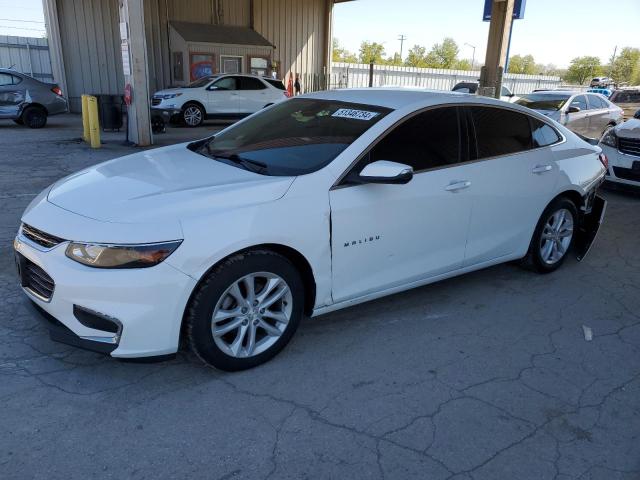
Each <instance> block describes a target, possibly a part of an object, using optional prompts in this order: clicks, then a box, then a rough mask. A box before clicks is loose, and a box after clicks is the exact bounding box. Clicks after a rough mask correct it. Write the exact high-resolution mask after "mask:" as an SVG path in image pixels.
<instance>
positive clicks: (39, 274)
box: [18, 255, 56, 300]
mask: <svg viewBox="0 0 640 480" xmlns="http://www.w3.org/2000/svg"><path fill="white" fill-rule="evenodd" d="M18 261H19V262H20V281H21V283H22V286H23V287H24V288H26V289H27V290H30V291H31V293H33V294H34V295H36V296H38V297H40V298H42V299H43V300H50V299H51V297H52V296H53V291H54V290H55V287H56V284H55V282H54V281H53V278H51V277H50V276H49V275H48V274H47V272H45V271H44V270H43V269H42V268H40V267H39V266H38V265H36V264H35V263H33V262H32V261H31V260H29V259H28V258H26V257H24V256H23V255H20V257H19V260H18Z"/></svg>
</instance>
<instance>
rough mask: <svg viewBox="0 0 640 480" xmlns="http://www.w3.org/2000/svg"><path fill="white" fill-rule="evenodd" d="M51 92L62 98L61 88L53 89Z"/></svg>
mask: <svg viewBox="0 0 640 480" xmlns="http://www.w3.org/2000/svg"><path fill="white" fill-rule="evenodd" d="M51 91H52V92H53V93H55V94H56V95H59V96H60V97H61V96H62V90H60V87H53V88H52V89H51Z"/></svg>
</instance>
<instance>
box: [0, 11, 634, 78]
mask: <svg viewBox="0 0 640 480" xmlns="http://www.w3.org/2000/svg"><path fill="white" fill-rule="evenodd" d="M299 1H303V0H299ZM483 5H484V0H395V1H389V0H356V1H353V2H345V3H340V4H337V5H336V6H335V9H334V37H335V38H337V39H338V40H339V41H340V43H341V44H342V46H344V47H346V48H347V49H348V50H351V51H352V52H356V53H357V52H358V50H359V48H360V42H362V41H363V40H369V41H376V42H382V43H383V44H384V46H385V49H386V53H387V55H388V56H391V55H392V54H393V53H394V52H399V51H400V42H399V41H398V36H399V35H400V34H403V35H406V37H407V40H406V41H405V44H404V51H403V55H404V56H405V57H406V54H407V52H408V50H409V48H411V46H413V45H415V44H419V45H423V46H425V47H427V49H429V48H430V47H431V45H433V44H434V43H437V42H441V41H442V39H443V38H445V37H452V38H453V39H454V40H455V41H456V42H457V43H458V45H459V46H460V56H461V57H462V58H468V59H471V57H472V52H473V48H472V47H469V46H467V45H465V43H468V44H470V45H475V46H476V50H475V59H476V60H477V61H480V62H484V55H485V47H486V42H487V33H488V31H489V23H488V22H483V21H482V9H483ZM0 35H18V36H26V37H42V36H45V25H44V14H43V12H42V0H0ZM616 45H617V46H618V51H620V49H621V48H622V47H625V46H629V47H637V48H640V0H609V1H603V0H527V1H526V10H525V15H524V19H523V20H516V21H515V24H514V27H513V36H512V41H511V54H512V55H516V54H520V55H527V54H531V55H533V57H534V58H535V60H536V62H537V63H542V64H549V63H551V64H554V65H555V66H557V67H561V68H563V67H566V66H567V65H568V64H569V62H570V61H571V59H572V58H574V57H578V56H583V55H594V56H597V57H600V59H601V61H602V63H607V62H608V61H609V58H610V57H611V55H612V54H613V50H614V48H615V47H616Z"/></svg>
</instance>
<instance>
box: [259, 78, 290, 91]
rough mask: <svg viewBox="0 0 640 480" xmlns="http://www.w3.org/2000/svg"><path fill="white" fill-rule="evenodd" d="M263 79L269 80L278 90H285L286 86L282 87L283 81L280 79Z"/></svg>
mask: <svg viewBox="0 0 640 480" xmlns="http://www.w3.org/2000/svg"><path fill="white" fill-rule="evenodd" d="M264 80H266V81H267V82H269V83H270V84H271V85H273V86H274V87H276V88H279V89H280V90H286V88H284V83H282V80H274V79H272V78H265V79H264Z"/></svg>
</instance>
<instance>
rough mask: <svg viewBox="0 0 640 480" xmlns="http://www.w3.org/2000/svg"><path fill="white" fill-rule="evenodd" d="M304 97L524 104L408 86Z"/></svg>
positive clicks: (399, 104) (391, 103) (397, 105)
mask: <svg viewBox="0 0 640 480" xmlns="http://www.w3.org/2000/svg"><path fill="white" fill-rule="evenodd" d="M303 97H305V98H317V99H322V100H339V101H343V102H350V103H361V104H365V105H376V106H380V107H387V108H391V109H394V110H398V109H401V108H404V107H410V106H412V105H416V106H423V105H424V104H425V103H426V104H430V105H438V104H442V103H478V104H487V105H498V106H503V107H507V106H513V107H516V108H518V109H520V108H522V107H520V106H519V105H514V104H512V103H506V102H504V101H502V100H497V99H495V98H489V97H482V96H478V95H474V94H469V93H460V92H450V91H442V90H428V89H424V88H406V87H395V88H388V87H383V88H348V89H338V90H325V91H320V92H314V93H309V94H306V95H304V96H303ZM525 111H526V110H525Z"/></svg>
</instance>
